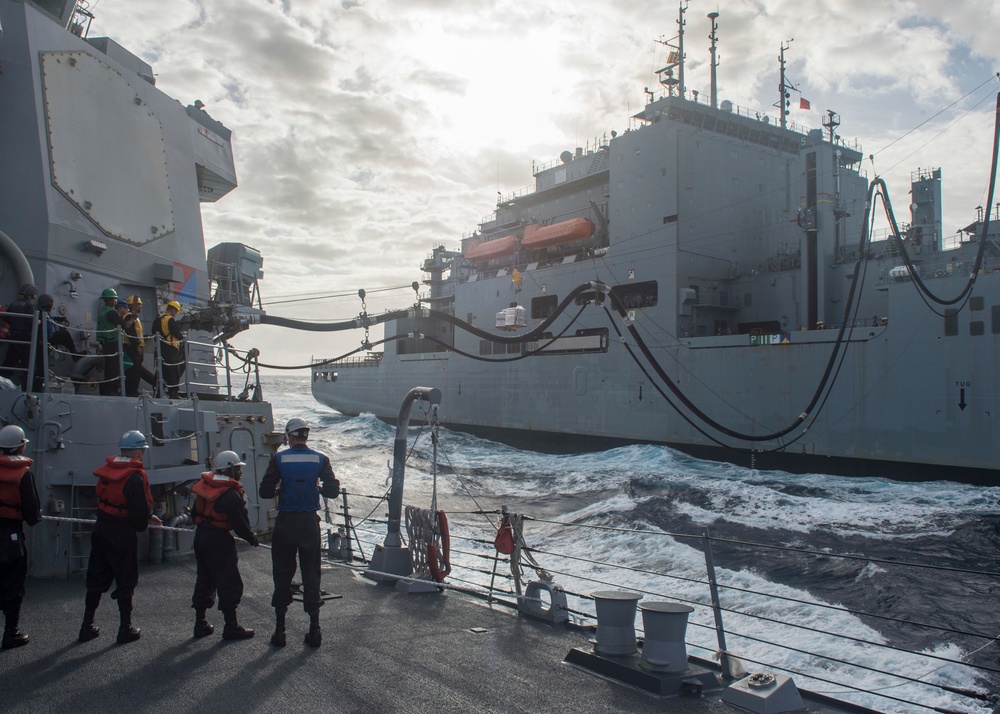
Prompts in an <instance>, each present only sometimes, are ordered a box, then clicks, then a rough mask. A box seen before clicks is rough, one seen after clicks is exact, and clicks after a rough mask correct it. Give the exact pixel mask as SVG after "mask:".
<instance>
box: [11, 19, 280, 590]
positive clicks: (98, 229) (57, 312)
mask: <svg viewBox="0 0 1000 714" xmlns="http://www.w3.org/2000/svg"><path fill="white" fill-rule="evenodd" d="M90 18H91V14H90V13H89V11H88V10H87V9H86V3H80V2H75V1H74V0H44V1H43V0H37V1H33V0H2V1H0V26H2V35H0V67H2V71H0V96H2V97H3V101H2V102H0V155H2V156H3V163H2V171H0V196H2V198H0V262H2V265H3V271H2V274H0V301H2V302H3V304H5V305H9V304H11V303H12V302H14V301H15V299H16V297H17V295H18V292H19V290H20V289H21V287H22V286H24V285H27V284H33V285H35V286H37V292H38V293H39V294H47V295H51V296H52V298H53V303H54V305H53V307H52V309H51V313H50V314H49V315H44V314H42V313H37V314H36V315H33V316H25V317H24V318H23V319H24V320H25V321H26V322H29V323H34V327H33V328H32V332H31V338H30V339H28V340H21V341H20V344H18V341H17V340H13V338H11V339H8V340H4V341H3V344H2V346H0V350H2V351H3V352H4V354H5V355H6V354H9V353H10V351H11V350H14V349H19V348H20V349H24V350H25V351H26V352H29V351H30V356H29V357H28V358H27V359H26V360H24V361H23V362H22V363H21V364H20V366H17V367H15V366H14V363H13V362H11V361H7V362H6V365H7V369H5V370H4V372H3V373H4V375H5V376H6V377H7V378H8V379H9V380H10V382H6V384H7V386H8V387H11V386H12V385H19V386H18V387H17V388H13V389H7V390H6V391H0V417H2V419H3V422H4V423H5V424H6V423H10V424H16V425H18V426H20V427H22V428H23V429H24V431H25V433H26V435H27V438H28V439H29V440H30V444H29V447H28V451H27V452H26V455H27V456H29V457H31V458H32V459H33V460H34V464H33V471H34V473H35V476H36V481H37V482H38V485H39V490H40V492H41V493H40V496H41V499H42V503H43V505H44V507H45V515H47V516H50V517H52V518H61V519H69V518H74V519H79V520H81V521H87V520H89V519H91V518H93V516H94V507H95V505H96V500H95V496H94V490H93V485H94V481H95V479H94V477H93V476H92V475H91V471H92V470H93V469H95V468H97V467H98V466H100V465H101V464H102V463H103V462H104V458H105V457H106V456H109V455H114V454H117V452H118V439H119V438H120V436H121V435H122V434H123V433H124V432H125V431H128V430H131V429H138V430H140V431H142V432H143V433H144V434H146V435H147V436H148V437H149V439H150V441H151V448H150V449H149V451H148V457H147V471H148V473H149V475H150V481H151V483H152V492H153V496H154V498H155V500H156V506H155V511H156V512H157V513H158V514H159V515H160V516H161V517H163V519H164V521H165V522H166V523H168V524H172V525H180V524H183V523H189V522H190V517H189V514H187V513H186V512H185V511H184V507H185V505H186V504H187V501H188V497H187V489H186V486H187V485H190V484H191V483H192V482H194V481H195V480H196V479H197V478H198V476H199V474H200V472H201V471H203V470H205V468H206V464H208V463H209V459H210V457H211V456H212V455H213V454H214V453H216V452H217V451H219V450H222V449H231V450H234V451H236V452H237V453H239V454H240V455H241V456H242V458H243V460H244V461H246V462H247V466H246V469H245V474H246V475H245V477H244V480H245V481H246V482H247V484H248V485H247V489H248V491H255V490H256V485H255V484H256V482H257V481H258V479H259V478H262V477H263V470H264V468H265V467H266V465H267V461H268V459H269V457H270V455H271V454H272V453H273V451H274V449H275V448H276V445H277V443H278V441H277V440H276V438H275V437H277V436H278V435H275V434H273V433H272V432H273V421H272V416H271V408H270V405H269V404H268V403H267V402H264V401H263V400H262V394H261V392H260V389H259V385H258V384H257V378H256V374H255V372H254V370H253V369H252V366H251V367H246V366H245V365H244V364H243V363H241V362H238V361H236V362H233V363H230V361H229V357H228V354H227V352H226V351H225V349H224V347H225V341H224V340H225V338H226V337H227V336H229V335H231V334H233V333H235V332H237V331H239V330H240V329H241V327H242V326H244V325H245V323H246V319H247V318H246V315H248V314H251V313H253V312H254V311H255V308H254V307H253V303H254V302H255V301H256V300H257V297H256V288H257V282H256V281H257V279H258V278H259V277H261V275H262V272H261V266H262V259H261V256H260V254H259V253H258V252H257V251H255V250H253V249H252V248H249V247H247V246H241V245H237V244H223V245H220V246H216V247H215V248H213V249H212V250H211V251H209V256H210V259H209V261H206V251H205V242H204V237H203V234H202V224H201V212H200V209H201V204H202V203H204V202H213V201H217V200H219V199H220V198H222V197H223V196H225V195H226V194H227V193H228V192H229V191H231V190H232V189H234V188H235V187H236V184H237V181H236V171H235V167H234V163H233V153H232V144H231V132H230V130H229V129H227V128H226V127H225V126H224V125H223V124H222V123H220V122H218V121H216V120H215V119H213V118H212V117H211V116H209V114H208V113H206V111H205V109H204V106H203V105H202V104H201V103H200V102H194V103H192V104H190V105H188V106H185V105H183V104H181V103H179V102H178V101H177V100H176V99H174V98H172V97H170V96H168V95H167V94H165V93H164V92H162V91H161V90H159V89H158V88H157V87H156V85H155V79H154V74H153V69H152V67H151V66H150V65H149V64H148V63H146V62H145V61H143V60H142V59H140V58H139V57H137V56H135V55H134V54H132V53H131V52H129V51H128V50H126V49H125V48H124V47H122V46H121V45H119V44H118V43H116V42H115V41H114V40H111V39H109V38H94V37H88V36H87V34H88V28H89V20H90ZM108 289H111V290H114V291H115V292H116V293H117V295H118V296H119V297H121V298H125V297H126V296H138V297H139V298H140V299H141V301H142V303H143V306H144V310H143V312H142V315H141V318H142V321H143V326H144V332H145V334H146V335H147V336H150V335H152V333H153V323H154V322H155V321H156V319H157V315H158V314H159V313H162V312H163V305H164V304H165V303H166V302H168V301H176V302H177V303H179V304H180V305H181V307H182V312H181V316H180V318H179V319H180V320H181V323H182V325H183V327H184V328H185V331H186V340H185V349H184V352H185V356H186V369H185V370H184V377H183V383H182V384H181V385H180V389H179V390H178V391H179V392H180V394H181V398H179V399H168V398H166V390H164V389H163V386H164V385H163V384H162V378H161V377H160V374H159V372H160V370H159V369H158V368H157V363H158V360H159V358H160V350H159V344H158V342H157V341H156V340H155V339H152V338H150V339H147V340H146V342H145V358H144V364H143V366H144V368H145V371H146V376H145V379H146V381H144V382H143V383H142V390H141V391H140V393H139V396H137V397H131V398H130V397H125V396H109V395H107V394H104V395H102V389H101V385H102V384H104V385H107V384H108V382H109V381H118V382H120V381H121V380H120V377H119V378H113V379H109V374H112V375H113V372H114V371H117V373H118V375H121V374H122V367H123V366H125V365H124V364H123V362H122V361H119V363H118V369H117V370H111V372H109V373H105V366H106V359H107V358H106V356H104V355H101V354H99V353H98V345H97V337H98V335H97V318H98V311H99V308H100V306H101V302H100V300H99V296H100V295H101V294H102V293H103V292H104V291H106V290H108ZM33 318H36V319H33ZM52 318H54V323H53V320H52ZM15 319H16V318H15ZM52 329H60V330H63V331H64V332H66V333H68V334H69V336H70V337H71V339H72V342H73V345H74V346H75V348H76V349H75V350H73V349H68V348H67V347H65V346H63V347H61V348H57V347H56V345H54V344H53V343H52V342H51V341H50V338H51V336H52V335H51V334H50V330H52ZM118 339H119V340H121V339H122V338H121V335H119V336H118ZM119 344H121V343H120V342H119ZM74 352H76V354H74ZM114 359H116V360H122V359H123V355H122V353H121V351H120V350H119V351H118V356H117V357H114ZM236 367H239V368H242V369H243V371H237V370H236V369H235V368H236ZM112 386H113V387H115V388H116V389H117V391H123V386H124V385H123V383H120V384H114V385H112ZM157 394H162V395H164V396H163V397H160V396H154V395H157ZM251 519H252V521H253V522H254V523H255V524H263V525H266V520H267V505H266V504H257V503H253V504H251ZM35 531H36V532H37V533H36V534H35V537H32V538H31V543H30V545H31V572H32V573H33V574H35V575H52V574H64V573H68V572H72V571H75V570H79V569H81V568H83V567H85V566H86V553H87V547H88V544H89V539H88V538H86V537H83V536H85V535H86V533H87V532H88V531H89V526H87V525H86V523H82V524H81V523H79V522H74V521H66V520H47V521H44V522H43V523H42V524H40V525H39V526H37V527H36V528H35ZM161 537H162V540H161ZM149 538H150V540H152V541H154V542H151V543H149V544H148V550H149V553H150V555H151V556H152V557H159V555H160V553H162V551H163V549H167V550H168V551H169V549H171V548H173V547H176V546H177V545H178V544H177V536H176V535H175V534H173V533H168V534H167V535H166V536H163V534H162V532H155V533H153V534H152V535H151V536H149ZM189 545H190V543H188V546H189ZM143 548H144V549H145V548H147V543H146V541H144V542H143ZM143 552H144V554H145V552H146V550H144V551H143Z"/></svg>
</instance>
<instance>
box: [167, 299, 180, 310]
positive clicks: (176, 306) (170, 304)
mask: <svg viewBox="0 0 1000 714" xmlns="http://www.w3.org/2000/svg"><path fill="white" fill-rule="evenodd" d="M164 307H172V308H173V309H175V310H176V311H177V312H180V311H181V304H180V303H179V302H177V301H176V300H171V301H170V302H168V303H167V304H166V305H165V306H164Z"/></svg>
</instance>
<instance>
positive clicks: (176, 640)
mask: <svg viewBox="0 0 1000 714" xmlns="http://www.w3.org/2000/svg"><path fill="white" fill-rule="evenodd" d="M239 548H240V558H241V570H242V573H243V578H244V581H245V583H246V592H245V595H244V600H243V603H242V605H241V607H240V609H239V615H240V622H241V624H243V625H245V626H247V627H253V628H255V629H256V630H257V636H256V637H254V638H253V639H251V640H248V641H243V642H225V641H223V640H222V638H221V634H220V633H221V631H222V617H221V613H219V612H218V611H212V612H211V613H210V616H209V619H210V621H211V622H213V624H215V625H216V632H215V634H213V635H211V636H209V637H206V638H204V639H194V638H193V637H192V626H193V623H194V613H193V611H192V610H191V607H190V603H191V591H192V588H193V586H194V580H195V561H194V557H193V556H179V557H177V558H175V559H172V560H171V561H169V562H167V563H164V564H161V565H143V566H142V569H141V573H140V580H139V587H138V589H137V591H136V596H135V612H134V621H135V624H136V625H138V626H139V627H141V628H142V639H141V640H139V641H137V642H134V643H131V644H127V645H117V644H116V643H115V634H116V632H117V628H118V611H117V608H116V606H115V604H114V602H113V601H110V599H109V598H107V597H105V599H104V600H103V601H102V603H101V608H100V609H99V610H98V613H97V624H98V626H99V627H101V636H100V637H99V638H98V639H96V640H93V641H92V642H88V643H79V642H77V639H76V637H77V632H78V629H79V625H80V619H81V616H82V612H83V596H84V583H83V577H82V575H79V574H78V575H73V576H70V577H69V578H66V579H32V580H29V581H28V585H27V590H28V594H27V597H26V599H25V604H24V610H23V613H22V618H21V629H22V630H24V631H25V632H27V633H28V634H29V635H30V636H31V642H30V644H29V645H27V646H26V647H21V648H19V649H14V650H8V651H4V652H0V700H2V701H3V705H4V707H3V708H4V709H5V710H7V711H17V712H22V713H27V712H67V711H99V710H110V711H126V710H127V711H131V712H146V711H157V712H162V711H213V712H253V711H297V712H311V711H324V712H361V711H379V712H432V711H433V712H555V711H562V712H565V711H579V712H595V713H600V712H622V711H629V712H669V713H670V714H702V713H707V712H733V711H735V710H734V709H732V708H731V707H730V706H729V705H728V704H724V703H722V702H721V701H718V693H715V695H714V696H713V697H704V698H698V699H694V698H682V699H678V698H660V697H657V696H653V695H651V694H648V693H646V692H643V691H641V690H639V689H635V688H632V687H628V686H625V685H623V684H620V683H618V682H614V681H610V680H607V679H604V678H602V677H598V676H595V675H593V674H591V673H590V672H587V671H585V670H582V669H580V668H577V667H574V666H571V665H568V664H566V663H564V662H563V659H564V657H565V656H566V655H567V653H568V652H569V650H570V649H571V648H574V647H577V648H589V644H588V639H589V638H590V637H592V634H591V633H589V632H587V631H582V630H568V629H564V628H563V627H553V626H550V625H548V624H545V623H542V622H536V621H534V620H531V619H529V618H524V617H518V616H517V615H515V614H512V613H511V612H510V611H509V610H508V609H506V608H504V607H497V608H492V607H489V606H487V605H485V604H484V603H482V602H479V601H476V600H475V599H472V598H469V597H467V596H465V595H463V594H461V593H455V592H446V593H441V594H422V595H414V594H405V593H399V592H396V591H395V590H394V589H393V588H392V587H390V586H388V585H384V584H382V585H377V584H374V583H371V582H369V581H367V580H364V579H363V578H360V577H358V576H357V575H356V574H355V573H354V572H353V571H351V570H349V569H346V568H343V567H336V566H332V565H326V566H324V572H323V589H324V591H326V592H327V593H328V594H329V595H330V596H332V597H331V598H330V599H329V600H327V602H326V606H325V607H324V608H323V610H322V612H321V615H322V625H323V638H324V639H323V645H322V647H320V648H319V649H313V648H311V647H308V646H306V645H305V644H304V642H303V637H304V635H305V632H306V629H307V624H308V619H307V617H306V615H305V614H304V613H303V612H302V610H301V608H300V607H299V606H298V604H297V603H296V604H295V605H293V608H292V609H290V610H289V615H288V645H287V646H286V647H285V648H283V649H278V648H275V647H272V646H271V645H270V644H269V642H268V640H269V638H270V634H271V631H272V629H273V610H272V609H271V608H270V606H269V602H270V596H271V573H270V553H269V551H268V549H267V548H266V547H260V548H256V549H255V548H252V547H250V546H246V545H244V544H242V543H240V545H239ZM809 711H811V712H832V711H836V710H833V709H829V708H827V707H823V706H814V705H810V706H809ZM840 711H843V710H840Z"/></svg>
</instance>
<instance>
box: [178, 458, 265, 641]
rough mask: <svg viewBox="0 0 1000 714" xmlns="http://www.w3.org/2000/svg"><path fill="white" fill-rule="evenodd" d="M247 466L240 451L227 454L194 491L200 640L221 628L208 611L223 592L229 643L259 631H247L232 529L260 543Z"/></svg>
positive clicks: (196, 624) (196, 628) (197, 631)
mask: <svg viewBox="0 0 1000 714" xmlns="http://www.w3.org/2000/svg"><path fill="white" fill-rule="evenodd" d="M244 466H246V464H245V463H243V461H241V460H240V457H239V456H238V455H237V454H236V452H234V451H221V452H219V453H218V454H216V456H215V459H214V460H213V461H212V468H213V469H214V470H213V471H206V472H205V473H203V474H202V475H201V480H200V481H198V482H197V483H196V484H195V485H194V486H193V487H192V488H191V493H193V494H194V495H195V496H196V497H197V498H196V499H195V502H194V521H195V523H197V524H198V527H197V529H196V530H195V532H194V554H195V558H196V559H197V561H198V577H197V580H196V581H195V585H194V596H193V597H192V598H191V607H193V608H194V611H195V621H194V636H195V637H207V636H208V635H210V634H212V632H213V631H214V630H215V628H214V627H212V625H211V624H209V622H208V620H207V619H205V611H206V610H208V609H209V608H211V607H212V606H213V605H214V604H215V593H216V591H218V593H219V609H220V610H222V614H223V616H224V617H225V620H226V626H225V627H224V628H223V630H222V639H224V640H246V639H249V638H251V637H253V630H251V629H249V628H246V627H241V626H240V624H239V622H238V621H237V619H236V608H237V607H239V604H240V599H241V598H242V597H243V578H241V577H240V568H239V556H238V555H237V553H236V540H235V539H234V538H233V536H232V534H231V533H230V531H236V535H238V536H239V537H240V538H242V539H243V540H245V541H246V542H247V543H249V544H251V545H258V541H257V536H256V535H254V532H253V530H251V528H250V518H249V516H248V515H247V505H246V495H245V494H244V493H243V484H242V483H240V477H241V476H242V475H243V467H244Z"/></svg>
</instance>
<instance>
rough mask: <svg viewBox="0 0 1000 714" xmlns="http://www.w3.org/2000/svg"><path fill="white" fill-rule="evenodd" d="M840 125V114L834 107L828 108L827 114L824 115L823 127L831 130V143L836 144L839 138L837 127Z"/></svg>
mask: <svg viewBox="0 0 1000 714" xmlns="http://www.w3.org/2000/svg"><path fill="white" fill-rule="evenodd" d="M838 126H840V115H839V114H837V112H835V111H833V110H832V109H827V110H826V116H825V117H823V127H824V128H825V129H826V130H827V131H828V132H830V143H831V144H835V143H837V142H836V138H837V127H838Z"/></svg>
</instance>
